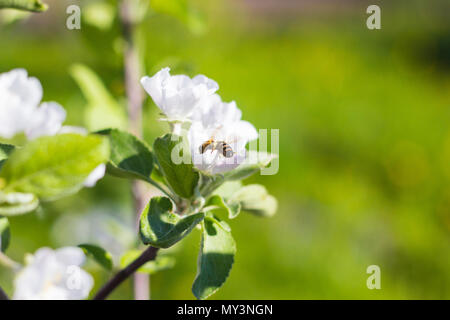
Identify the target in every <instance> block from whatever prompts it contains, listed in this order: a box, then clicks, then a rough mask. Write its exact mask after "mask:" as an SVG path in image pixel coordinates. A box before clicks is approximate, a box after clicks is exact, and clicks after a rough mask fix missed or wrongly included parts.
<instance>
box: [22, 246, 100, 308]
mask: <svg viewBox="0 0 450 320" xmlns="http://www.w3.org/2000/svg"><path fill="white" fill-rule="evenodd" d="M28 260H29V261H28V264H27V265H26V266H25V267H24V268H23V269H22V270H21V271H20V272H19V273H18V275H17V276H16V279H15V281H14V282H15V292H14V296H13V299H15V300H80V299H85V298H87V297H88V295H89V292H90V291H91V289H92V287H93V284H94V280H93V278H92V276H91V275H90V274H89V273H87V272H86V271H84V270H83V269H81V268H80V266H81V265H82V264H83V263H84V261H85V255H84V252H83V250H82V249H80V248H76V247H64V248H60V249H57V250H52V249H50V248H41V249H39V250H37V251H36V253H35V254H34V255H33V256H31V257H30V258H29V259H28Z"/></svg>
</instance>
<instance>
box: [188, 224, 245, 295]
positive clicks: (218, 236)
mask: <svg viewBox="0 0 450 320" xmlns="http://www.w3.org/2000/svg"><path fill="white" fill-rule="evenodd" d="M235 254H236V243H235V242H234V239H233V237H232V236H231V233H230V230H229V228H225V227H224V226H223V225H222V224H221V223H219V222H218V221H217V220H215V219H214V218H211V217H206V218H205V220H204V222H203V233H202V242H201V248H200V253H199V257H198V267H197V268H198V270H197V276H196V278H195V280H194V284H193V286H192V292H193V293H194V295H195V297H196V298H197V299H206V298H208V297H209V296H210V295H212V294H213V293H214V292H216V291H217V290H218V289H219V288H220V287H221V286H222V285H223V284H224V283H225V281H226V279H227V278H228V275H229V273H230V271H231V268H232V266H233V263H234V255H235Z"/></svg>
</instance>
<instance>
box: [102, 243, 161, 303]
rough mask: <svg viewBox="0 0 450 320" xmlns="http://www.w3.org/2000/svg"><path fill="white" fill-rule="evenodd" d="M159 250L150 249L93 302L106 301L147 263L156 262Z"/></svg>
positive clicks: (112, 280) (105, 287)
mask: <svg viewBox="0 0 450 320" xmlns="http://www.w3.org/2000/svg"><path fill="white" fill-rule="evenodd" d="M158 250H159V248H155V247H148V248H147V249H146V250H145V251H144V252H142V254H141V255H140V256H139V257H138V258H137V259H136V260H134V261H133V262H132V263H131V264H129V265H128V267H126V268H125V269H122V270H120V271H119V272H118V273H117V274H116V275H115V276H114V277H113V278H112V279H111V280H109V281H108V282H107V283H106V284H105V285H104V286H103V288H101V289H100V291H99V292H97V294H96V295H95V297H94V298H93V300H105V299H106V298H107V297H108V295H109V294H110V293H111V292H112V291H113V290H114V289H116V288H117V287H118V286H119V285H120V284H121V283H122V282H123V281H125V280H126V279H127V278H128V277H129V276H130V275H132V274H133V273H134V272H136V270H137V269H139V268H140V267H141V266H142V265H144V264H145V263H147V262H149V261H152V260H154V259H155V258H156V254H157V252H158Z"/></svg>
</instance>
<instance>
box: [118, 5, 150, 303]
mask: <svg viewBox="0 0 450 320" xmlns="http://www.w3.org/2000/svg"><path fill="white" fill-rule="evenodd" d="M131 1H132V0H122V2H121V3H120V9H119V10H120V12H119V15H120V21H121V24H122V34H123V38H124V40H125V53H124V72H125V89H126V94H127V99H128V117H129V125H130V130H131V132H132V133H134V134H135V135H136V136H137V137H140V138H142V101H143V99H144V98H143V92H142V88H141V87H140V85H139V78H140V65H139V56H138V50H137V48H136V45H135V43H134V30H135V21H134V19H133V15H132V9H133V8H132V5H133V4H132V2H131ZM132 193H133V198H134V204H135V205H134V207H135V212H136V220H137V221H139V215H140V213H141V211H142V210H143V208H144V207H145V204H146V203H145V202H146V199H145V188H144V187H143V186H142V183H141V182H139V181H133V182H132ZM134 297H135V299H136V300H148V299H149V298H150V278H149V276H148V275H146V274H138V273H137V274H135V276H134Z"/></svg>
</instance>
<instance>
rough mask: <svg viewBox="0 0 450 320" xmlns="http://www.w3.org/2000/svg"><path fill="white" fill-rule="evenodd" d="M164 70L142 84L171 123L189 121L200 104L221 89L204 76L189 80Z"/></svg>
mask: <svg viewBox="0 0 450 320" xmlns="http://www.w3.org/2000/svg"><path fill="white" fill-rule="evenodd" d="M169 71H170V69H169V68H164V69H162V70H160V71H159V72H157V73H156V74H155V75H154V76H152V77H148V76H145V77H143V78H142V79H141V84H142V86H143V87H144V89H145V91H147V93H148V94H149V95H150V96H151V97H152V99H153V101H154V102H155V104H156V105H157V106H158V108H159V109H161V111H162V113H163V114H164V115H165V116H166V117H167V120H168V121H170V122H175V121H180V122H184V121H189V120H190V118H189V117H190V116H191V115H192V113H193V112H194V110H195V109H196V108H197V107H198V105H199V102H200V101H201V100H202V99H203V98H205V97H207V96H209V95H212V94H213V93H214V92H216V91H217V90H218V89H219V86H218V84H217V83H216V82H215V81H214V80H211V79H209V78H207V77H206V76H204V75H197V76H195V77H194V78H192V79H191V78H189V77H188V76H186V75H174V76H171V75H170V73H169Z"/></svg>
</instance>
